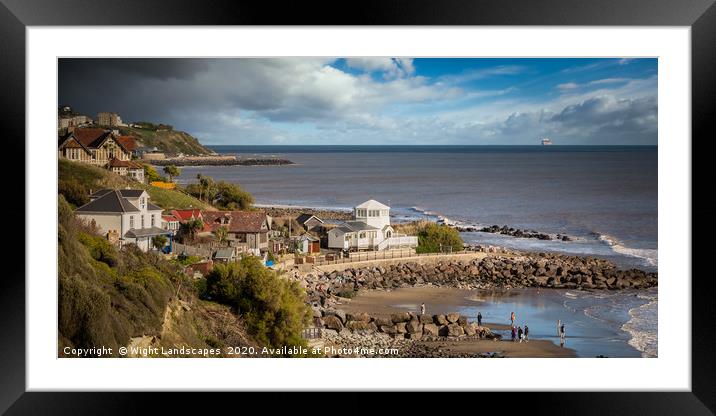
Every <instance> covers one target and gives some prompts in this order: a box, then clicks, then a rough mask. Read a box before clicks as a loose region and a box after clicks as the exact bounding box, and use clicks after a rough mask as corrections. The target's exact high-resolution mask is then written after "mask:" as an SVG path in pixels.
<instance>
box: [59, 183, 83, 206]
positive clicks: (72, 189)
mask: <svg viewBox="0 0 716 416" xmlns="http://www.w3.org/2000/svg"><path fill="white" fill-rule="evenodd" d="M57 192H58V193H59V194H60V195H62V196H64V197H65V200H66V201H67V202H69V203H70V204H72V205H74V206H76V207H79V206H82V205H84V204H86V203H88V202H89V196H88V195H89V191H88V190H87V188H86V187H85V186H84V185H82V184H81V183H80V182H79V181H77V180H76V179H74V178H70V179H60V180H59V181H58V182H57Z"/></svg>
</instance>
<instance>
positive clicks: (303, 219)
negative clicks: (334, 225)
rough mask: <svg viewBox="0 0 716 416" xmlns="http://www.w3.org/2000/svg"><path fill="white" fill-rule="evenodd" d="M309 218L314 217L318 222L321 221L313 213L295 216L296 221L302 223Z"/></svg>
mask: <svg viewBox="0 0 716 416" xmlns="http://www.w3.org/2000/svg"><path fill="white" fill-rule="evenodd" d="M311 218H315V219H316V220H318V221H319V222H321V223H323V220H322V219H320V218H318V217H317V216H315V215H313V214H301V215H299V216H298V217H296V221H298V223H299V224H301V225H303V224H305V223H306V221H308V220H310V219H311Z"/></svg>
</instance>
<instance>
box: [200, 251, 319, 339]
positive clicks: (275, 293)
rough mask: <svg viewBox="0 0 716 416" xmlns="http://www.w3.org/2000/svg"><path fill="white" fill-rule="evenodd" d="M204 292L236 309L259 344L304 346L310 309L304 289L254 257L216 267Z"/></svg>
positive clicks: (208, 278) (208, 296)
mask: <svg viewBox="0 0 716 416" xmlns="http://www.w3.org/2000/svg"><path fill="white" fill-rule="evenodd" d="M203 291H204V293H203V296H204V297H206V298H210V299H211V300H214V301H217V302H220V303H224V304H227V305H230V306H232V307H235V308H236V309H237V310H238V312H239V314H240V315H241V316H242V318H243V319H244V322H245V323H246V328H247V329H248V331H249V333H250V334H251V335H252V336H253V337H254V338H255V339H256V340H257V341H258V342H259V343H261V344H263V345H270V346H273V347H276V348H280V347H283V346H306V341H305V340H304V339H303V338H302V337H301V331H302V330H303V328H304V327H305V326H306V325H307V324H308V323H309V322H310V318H311V310H310V308H309V307H308V305H307V304H306V294H305V292H304V290H303V289H302V288H301V287H300V286H299V284H298V282H296V281H292V280H288V279H285V278H282V277H281V276H279V274H278V273H277V272H275V271H273V270H269V269H267V268H266V267H264V266H263V265H262V264H261V262H260V260H259V259H258V258H257V257H252V256H249V257H244V258H243V259H241V261H240V262H239V263H229V264H226V265H223V264H217V265H216V266H215V267H214V270H213V271H212V272H211V273H209V275H208V276H207V278H206V285H205V287H204V288H203Z"/></svg>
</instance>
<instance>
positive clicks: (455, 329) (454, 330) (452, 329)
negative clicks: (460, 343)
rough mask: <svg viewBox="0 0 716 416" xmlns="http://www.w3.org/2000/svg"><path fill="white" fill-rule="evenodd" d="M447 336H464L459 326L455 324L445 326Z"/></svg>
mask: <svg viewBox="0 0 716 416" xmlns="http://www.w3.org/2000/svg"><path fill="white" fill-rule="evenodd" d="M447 334H448V336H449V337H459V336H461V335H465V331H463V330H462V327H461V326H460V325H458V324H456V323H455V324H450V325H448V326H447Z"/></svg>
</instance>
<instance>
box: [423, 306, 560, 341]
mask: <svg viewBox="0 0 716 416" xmlns="http://www.w3.org/2000/svg"><path fill="white" fill-rule="evenodd" d="M420 314H421V315H425V303H421V304H420ZM477 325H478V326H482V313H481V312H479V311H478V312H477ZM510 327H511V328H512V342H523V341H524V342H529V340H530V327H528V326H527V324H525V328H524V329H522V327H521V326H515V313H514V312H512V313H510ZM557 335H558V336H559V346H560V347H563V346H564V339H565V337H566V335H565V332H564V323H563V322H562V320H561V319H559V320H557Z"/></svg>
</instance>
